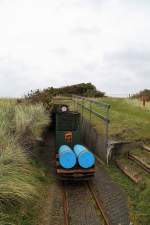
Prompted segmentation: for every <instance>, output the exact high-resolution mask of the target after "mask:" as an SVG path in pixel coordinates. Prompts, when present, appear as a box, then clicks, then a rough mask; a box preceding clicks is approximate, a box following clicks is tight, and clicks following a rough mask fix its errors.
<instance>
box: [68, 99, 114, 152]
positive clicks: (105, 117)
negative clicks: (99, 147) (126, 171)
mask: <svg viewBox="0 0 150 225" xmlns="http://www.w3.org/2000/svg"><path fill="white" fill-rule="evenodd" d="M72 100H73V101H74V108H75V105H76V106H77V107H76V108H77V110H78V111H79V109H78V107H80V109H81V115H82V118H83V117H84V110H86V111H88V112H89V116H90V117H89V121H90V123H91V119H92V115H94V116H96V117H97V118H98V119H100V120H102V121H103V122H104V124H105V134H104V136H105V149H106V151H107V147H108V137H109V123H110V119H109V110H110V107H111V106H110V105H109V104H107V103H105V102H102V101H98V100H95V99H92V98H86V97H83V96H79V95H72ZM95 106H96V107H95ZM95 108H96V109H95ZM100 111H103V114H102V113H101V112H100Z"/></svg>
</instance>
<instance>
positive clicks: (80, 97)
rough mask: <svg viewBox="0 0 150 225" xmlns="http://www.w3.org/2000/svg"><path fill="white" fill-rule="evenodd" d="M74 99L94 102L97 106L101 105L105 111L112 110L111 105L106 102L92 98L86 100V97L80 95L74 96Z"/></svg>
mask: <svg viewBox="0 0 150 225" xmlns="http://www.w3.org/2000/svg"><path fill="white" fill-rule="evenodd" d="M72 97H73V98H79V99H85V100H86V101H88V102H92V103H95V104H96V105H99V106H101V107H102V108H105V109H110V104H107V103H105V102H98V101H96V100H94V99H91V98H86V97H83V96H80V95H72Z"/></svg>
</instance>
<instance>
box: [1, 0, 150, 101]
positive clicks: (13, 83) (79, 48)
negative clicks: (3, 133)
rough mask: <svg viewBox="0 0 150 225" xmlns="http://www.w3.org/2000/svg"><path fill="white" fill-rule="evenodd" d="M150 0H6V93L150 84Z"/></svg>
mask: <svg viewBox="0 0 150 225" xmlns="http://www.w3.org/2000/svg"><path fill="white" fill-rule="evenodd" d="M149 12H150V1H148V0H57V1H54V0H1V1H0V96H3V97H4V96H23V95H24V94H25V93H27V91H29V90H31V89H32V90H34V89H36V88H46V87H48V86H55V87H58V86H64V85H68V84H74V83H80V82H92V83H94V84H95V85H96V86H97V88H98V89H100V90H102V91H105V92H106V93H107V94H124V95H126V94H128V93H134V92H136V91H138V90H141V89H144V88H150V41H149V40H150V23H149V21H150V13H149Z"/></svg>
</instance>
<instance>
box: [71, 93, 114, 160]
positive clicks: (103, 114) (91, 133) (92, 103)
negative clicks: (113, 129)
mask: <svg viewBox="0 0 150 225" xmlns="http://www.w3.org/2000/svg"><path fill="white" fill-rule="evenodd" d="M72 100H73V110H77V111H79V112H80V113H81V137H82V140H83V142H84V143H85V144H86V145H87V146H88V147H89V148H90V149H91V150H93V151H95V153H96V154H97V155H98V156H99V157H100V158H101V159H102V160H103V161H105V162H108V154H107V149H108V138H109V122H110V121H109V110H110V105H109V104H106V103H104V102H101V101H98V100H95V99H92V98H85V97H82V96H78V95H73V96H72Z"/></svg>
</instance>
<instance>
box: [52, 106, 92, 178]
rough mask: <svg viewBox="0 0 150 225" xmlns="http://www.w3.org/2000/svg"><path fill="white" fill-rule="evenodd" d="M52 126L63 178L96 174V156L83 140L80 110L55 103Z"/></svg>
mask: <svg viewBox="0 0 150 225" xmlns="http://www.w3.org/2000/svg"><path fill="white" fill-rule="evenodd" d="M51 117H52V127H53V129H54V130H55V141H56V173H57V176H58V178H60V179H63V180H84V179H85V180H86V179H90V178H92V177H93V176H94V174H95V156H94V154H93V153H92V152H91V151H89V149H88V148H87V147H86V146H84V145H83V144H82V142H81V135H80V124H81V118H80V117H81V116H80V113H79V112H76V111H70V110H69V107H68V105H65V104H54V105H53V110H52V114H51Z"/></svg>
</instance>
